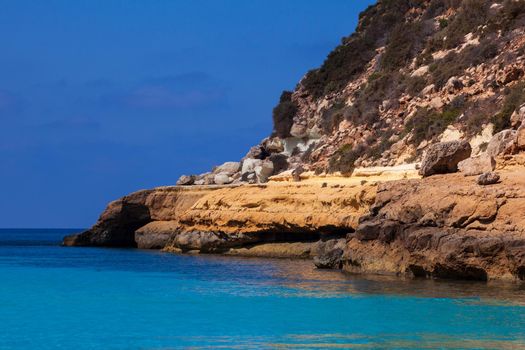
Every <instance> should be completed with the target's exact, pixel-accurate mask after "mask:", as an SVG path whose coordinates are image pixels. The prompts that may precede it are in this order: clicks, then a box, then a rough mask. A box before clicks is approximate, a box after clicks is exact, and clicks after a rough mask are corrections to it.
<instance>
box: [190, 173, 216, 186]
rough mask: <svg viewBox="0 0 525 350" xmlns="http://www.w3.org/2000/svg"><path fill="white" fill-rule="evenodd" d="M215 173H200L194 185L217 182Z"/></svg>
mask: <svg viewBox="0 0 525 350" xmlns="http://www.w3.org/2000/svg"><path fill="white" fill-rule="evenodd" d="M214 177H215V175H214V174H212V173H204V174H200V175H198V176H197V177H196V179H195V182H194V183H193V184H194V185H213V184H214V183H215V180H214Z"/></svg>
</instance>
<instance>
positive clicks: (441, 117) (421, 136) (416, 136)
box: [406, 106, 461, 145]
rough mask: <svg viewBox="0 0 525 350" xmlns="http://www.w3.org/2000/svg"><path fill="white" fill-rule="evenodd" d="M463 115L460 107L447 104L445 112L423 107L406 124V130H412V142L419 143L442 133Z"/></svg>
mask: <svg viewBox="0 0 525 350" xmlns="http://www.w3.org/2000/svg"><path fill="white" fill-rule="evenodd" d="M460 115H461V109H460V108H453V107H452V106H447V107H446V108H445V109H444V110H443V112H441V113H440V112H437V111H432V110H429V109H426V108H422V109H420V110H418V111H417V113H416V115H414V117H412V118H411V119H410V120H409V121H408V123H407V124H406V132H412V135H413V136H412V139H411V141H412V143H413V144H415V145H418V144H419V143H421V141H423V140H425V139H430V138H432V137H434V136H437V135H439V134H441V133H442V132H443V131H445V129H446V128H447V126H449V125H450V124H452V123H454V122H455V121H456V120H457V118H458V117H459V116H460Z"/></svg>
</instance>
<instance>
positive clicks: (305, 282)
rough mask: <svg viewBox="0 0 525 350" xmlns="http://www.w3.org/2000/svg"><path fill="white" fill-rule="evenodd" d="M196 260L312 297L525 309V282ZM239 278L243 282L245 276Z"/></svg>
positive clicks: (305, 263)
mask: <svg viewBox="0 0 525 350" xmlns="http://www.w3.org/2000/svg"><path fill="white" fill-rule="evenodd" d="M194 258H195V259H199V260H204V261H206V262H214V263H217V264H227V265H234V266H236V267H237V268H238V269H239V270H245V269H247V270H250V267H253V266H257V269H258V273H259V274H258V277H261V278H260V279H259V280H258V283H261V284H266V285H275V286H281V287H286V288H289V289H291V290H294V291H295V292H299V293H301V294H303V295H307V296H310V297H334V296H345V295H349V294H350V295H362V294H367V295H370V294H377V295H385V294H386V295H397V296H409V297H425V298H457V299H462V302H468V303H478V302H479V303H484V304H487V303H490V304H503V305H505V304H513V305H524V306H525V283H523V282H500V281H497V282H476V281H455V280H430V279H409V278H402V277H395V276H379V275H355V274H348V273H345V272H341V271H334V270H319V269H316V268H315V267H314V266H313V263H312V262H311V261H310V260H289V259H259V258H239V257H222V256H212V255H201V256H198V257H194ZM238 272H240V271H237V273H238ZM238 276H239V277H240V278H244V276H243V275H242V274H241V275H238Z"/></svg>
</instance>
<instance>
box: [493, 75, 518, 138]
mask: <svg viewBox="0 0 525 350" xmlns="http://www.w3.org/2000/svg"><path fill="white" fill-rule="evenodd" d="M524 102H525V81H522V82H520V83H518V84H517V85H516V86H514V87H513V88H512V89H510V90H509V91H508V94H507V96H506V98H505V101H504V102H503V107H502V109H501V111H500V112H499V113H498V114H496V115H495V116H494V117H493V118H492V123H493V124H494V132H495V133H496V132H499V131H501V130H504V129H508V128H510V126H511V125H510V116H511V115H512V113H514V111H515V110H516V109H517V108H518V107H519V106H520V105H521V104H523V103H524Z"/></svg>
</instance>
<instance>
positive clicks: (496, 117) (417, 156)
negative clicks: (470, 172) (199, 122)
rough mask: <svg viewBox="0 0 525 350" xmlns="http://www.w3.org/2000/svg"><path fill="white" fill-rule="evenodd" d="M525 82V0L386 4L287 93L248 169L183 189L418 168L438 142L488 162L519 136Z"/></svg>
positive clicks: (186, 180) (198, 179)
mask: <svg viewBox="0 0 525 350" xmlns="http://www.w3.org/2000/svg"><path fill="white" fill-rule="evenodd" d="M524 74H525V1H523V0H498V1H496V0H463V1H461V0H430V1H422V0H379V1H378V3H377V4H376V5H374V6H371V7H369V8H368V9H367V10H366V11H364V12H363V13H362V14H361V15H360V18H359V25H358V26H357V28H356V30H355V32H354V33H353V34H352V35H350V36H349V37H346V38H343V39H342V42H341V44H340V45H339V46H338V47H336V48H335V49H334V50H333V51H332V52H331V53H330V54H329V55H328V57H327V58H326V60H325V62H324V63H323V65H322V66H321V67H320V68H318V69H314V70H312V71H310V72H308V73H307V74H306V75H305V76H304V77H303V79H302V80H301V81H300V82H299V83H298V84H297V86H296V88H295V90H294V91H284V92H283V93H282V95H281V98H280V101H279V103H278V105H277V106H276V107H275V108H274V109H273V122H274V130H273V133H272V135H271V136H269V137H268V138H266V139H265V140H263V141H262V142H261V143H260V144H259V145H257V146H254V147H253V148H252V149H251V150H250V151H249V152H248V154H247V155H246V157H245V158H244V159H243V160H242V164H240V163H237V162H234V163H228V164H227V165H226V169H224V168H218V169H215V170H214V171H213V172H212V173H206V174H202V175H199V176H192V177H188V176H185V177H183V178H181V180H180V181H179V184H182V185H183V184H192V183H196V184H212V183H217V184H226V183H231V182H241V181H246V182H250V183H255V182H266V181H267V179H268V177H270V176H272V175H275V174H279V173H282V172H285V171H287V174H288V173H290V172H291V171H293V170H295V172H296V173H300V172H302V171H313V172H315V173H316V174H321V173H335V172H340V173H343V174H348V173H351V172H352V171H353V169H354V168H355V167H367V166H394V165H400V164H407V163H417V162H419V161H420V160H421V159H422V156H423V154H424V153H425V151H426V149H427V147H428V146H429V145H430V144H432V143H434V142H437V141H451V140H458V139H463V140H467V141H468V142H469V143H470V145H471V147H472V152H473V155H477V154H478V153H480V152H483V151H484V150H485V147H486V146H487V144H488V141H489V140H490V138H491V136H492V135H493V134H495V133H497V132H499V131H501V130H504V129H508V128H517V127H519V125H520V123H521V119H522V118H523V116H524V114H525V109H521V110H520V108H519V107H520V106H521V105H522V104H523V103H524V102H525V95H524V87H525V80H524ZM290 175H291V174H290Z"/></svg>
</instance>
